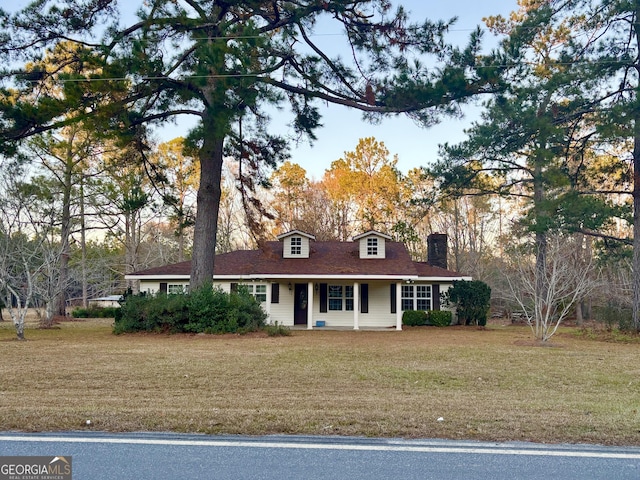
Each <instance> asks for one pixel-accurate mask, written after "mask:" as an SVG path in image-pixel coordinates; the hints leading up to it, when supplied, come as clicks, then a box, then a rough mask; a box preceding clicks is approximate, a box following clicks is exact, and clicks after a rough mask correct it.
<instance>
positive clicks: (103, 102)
mask: <svg viewBox="0 0 640 480" xmlns="http://www.w3.org/2000/svg"><path fill="white" fill-rule="evenodd" d="M115 7H116V2H115V1H105V0H86V1H84V2H76V1H73V2H71V1H63V2H54V3H52V4H51V5H49V4H48V2H46V1H44V0H42V1H39V2H36V3H34V4H33V5H32V6H29V7H27V8H26V9H25V10H24V11H22V12H19V13H17V14H15V15H13V16H11V17H10V18H6V22H5V25H6V28H7V32H8V33H7V35H6V36H5V37H4V38H3V40H4V41H3V44H2V48H1V49H0V55H1V56H2V59H3V60H6V61H5V62H4V64H5V65H11V66H12V67H13V66H14V65H16V61H17V60H23V59H30V58H32V57H34V56H37V55H38V54H40V53H41V51H42V50H43V49H45V48H48V47H51V46H53V45H56V44H57V43H59V42H60V41H61V40H62V39H64V41H71V42H73V43H76V44H78V45H81V46H82V48H79V49H78V50H77V51H76V52H75V58H74V59H73V60H72V62H73V63H75V64H76V65H81V66H82V67H83V68H78V69H77V70H74V72H77V73H74V74H73V75H69V76H68V77H66V80H67V81H65V83H64V91H65V96H64V98H62V99H51V98H38V101H37V102H36V103H35V104H33V102H27V101H25V100H24V98H25V97H24V94H25V93H28V94H31V93H32V92H33V91H34V90H35V89H37V88H38V87H39V85H40V83H41V82H42V81H43V79H45V78H47V77H48V76H49V72H47V71H41V70H33V69H29V68H28V66H25V67H23V68H18V69H15V70H12V71H10V72H7V71H6V70H5V73H4V77H5V78H6V77H10V78H11V79H13V80H14V82H15V88H14V89H13V90H7V89H5V90H4V91H3V92H2V97H1V98H0V100H1V101H0V107H1V111H2V117H1V118H0V128H1V130H2V135H1V138H2V139H3V140H4V141H3V142H2V145H0V148H2V149H3V151H5V152H8V153H10V152H12V151H15V148H14V144H15V141H18V140H19V139H21V138H24V137H25V136H29V135H32V134H34V133H38V132H41V131H43V130H45V129H52V128H57V127H59V126H60V125H61V124H63V123H65V122H67V121H68V120H63V119H61V115H63V114H65V113H66V112H68V111H69V110H70V109H73V110H74V111H76V112H78V115H77V118H79V119H85V120H86V119H87V118H91V119H92V120H94V121H95V122H96V128H97V129H98V131H106V132H108V131H117V132H119V133H121V134H122V133H127V134H128V136H125V137H121V139H123V140H128V141H130V142H133V143H134V144H136V145H137V146H138V147H139V149H140V151H144V149H145V140H146V134H147V132H146V130H145V126H148V125H152V124H157V123H163V122H167V121H170V120H171V119H173V118H174V117H176V116H179V115H192V116H193V117H194V118H196V119H197V122H198V123H197V125H196V127H195V128H194V129H193V130H192V131H191V133H190V135H189V138H188V140H189V142H191V143H190V144H191V145H193V147H194V148H195V149H197V152H198V160H199V164H200V186H199V190H198V211H197V216H196V222H195V229H194V256H193V259H192V269H191V284H192V285H193V286H199V285H202V284H204V283H205V282H208V281H210V279H211V276H212V274H213V265H214V253H215V245H216V226H217V217H218V208H219V200H220V195H221V189H220V181H221V169H222V162H223V157H224V154H225V152H226V153H227V154H233V155H234V156H236V157H237V158H240V159H241V160H242V161H244V160H245V157H246V160H247V163H250V164H253V165H257V164H258V162H267V163H269V162H273V161H277V160H279V159H283V158H285V157H286V143H285V142H284V141H283V140H282V139H279V138H276V137H273V136H270V135H268V134H267V131H266V128H267V123H268V117H267V115H266V114H265V113H264V111H263V109H262V108H263V107H264V106H266V105H281V104H282V103H284V102H285V101H288V102H289V105H290V108H291V111H292V113H293V115H294V120H293V122H292V124H293V127H294V129H295V131H296V133H297V134H299V135H302V136H307V137H309V138H310V139H313V131H314V130H315V129H316V128H318V127H319V126H320V115H319V111H318V109H317V107H316V103H317V102H318V101H324V102H329V103H335V104H338V105H343V106H345V107H350V108H356V109H359V110H361V111H363V112H364V113H365V115H366V116H367V117H368V118H375V117H376V116H377V115H380V114H408V115H410V116H411V117H412V118H414V119H415V120H416V121H419V122H422V123H424V124H430V123H433V122H434V121H436V120H437V118H438V116H439V115H443V114H451V113H456V112H457V110H456V109H455V106H454V105H455V103H457V102H462V101H464V100H465V99H467V98H469V97H471V96H473V95H476V94H479V93H483V92H491V91H494V90H495V88H496V84H497V72H498V70H499V67H491V65H492V64H493V65H495V63H494V62H492V61H490V60H486V59H484V58H483V57H481V56H480V55H479V46H480V34H479V33H478V32H475V33H474V34H473V35H472V37H471V39H470V42H469V45H468V46H467V47H466V48H464V49H462V50H460V49H457V48H453V47H451V46H449V45H447V44H446V43H445V40H444V34H445V32H446V30H447V28H448V26H449V24H447V23H444V22H438V23H432V22H429V21H425V22H424V23H422V24H414V23H410V22H409V20H408V14H407V13H406V11H405V10H404V9H402V8H398V9H397V10H396V12H391V4H390V3H389V2H388V1H387V0H336V1H332V2H317V1H306V0H305V1H302V2H288V1H279V0H276V1H266V0H263V1H251V2H247V1H236V0H233V1H226V2H222V1H219V0H199V1H175V0H155V1H152V2H147V3H145V4H144V5H143V6H142V7H141V8H140V10H139V11H138V19H137V21H136V22H134V23H132V24H130V25H128V26H126V27H122V28H121V27H119V26H118V18H117V16H116V15H115V13H116V11H115ZM324 18H331V19H332V21H333V23H334V24H336V25H338V26H340V27H341V28H342V29H343V32H344V36H343V39H344V40H345V47H346V49H347V50H346V51H349V52H350V54H351V61H350V62H346V61H344V60H342V59H341V58H340V57H331V56H330V54H329V53H327V52H325V51H323V50H322V49H321V48H320V47H319V46H318V45H317V44H316V42H315V41H314V39H313V35H314V33H315V29H316V26H317V25H319V22H320V20H322V19H324ZM105 27H106V28H105ZM97 32H101V33H100V35H101V36H102V40H101V41H99V42H95V40H94V38H97V37H98V33H97ZM427 55H431V56H432V58H434V59H435V60H436V62H435V63H436V64H435V66H431V65H430V66H427V63H423V60H422V57H423V56H427ZM9 58H10V59H11V62H9V61H8V60H9ZM478 67H481V68H478ZM96 72H99V73H96ZM67 118H68V117H67Z"/></svg>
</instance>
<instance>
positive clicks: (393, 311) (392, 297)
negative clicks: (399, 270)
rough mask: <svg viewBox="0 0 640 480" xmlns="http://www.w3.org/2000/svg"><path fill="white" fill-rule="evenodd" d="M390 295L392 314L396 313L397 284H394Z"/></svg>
mask: <svg viewBox="0 0 640 480" xmlns="http://www.w3.org/2000/svg"><path fill="white" fill-rule="evenodd" d="M390 286H391V289H390V290H389V293H390V294H391V313H396V310H397V309H396V284H395V283H392V284H391V285H390Z"/></svg>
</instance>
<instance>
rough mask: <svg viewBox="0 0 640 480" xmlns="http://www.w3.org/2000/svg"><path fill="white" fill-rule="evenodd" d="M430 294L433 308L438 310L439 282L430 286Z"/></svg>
mask: <svg viewBox="0 0 640 480" xmlns="http://www.w3.org/2000/svg"><path fill="white" fill-rule="evenodd" d="M431 295H433V297H432V298H433V309H434V310H440V284H438V283H436V284H434V285H432V286H431Z"/></svg>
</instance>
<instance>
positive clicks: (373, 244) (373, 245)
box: [367, 238, 378, 257]
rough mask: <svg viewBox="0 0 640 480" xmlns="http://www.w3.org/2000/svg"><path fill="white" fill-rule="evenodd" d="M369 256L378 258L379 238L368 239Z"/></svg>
mask: <svg viewBox="0 0 640 480" xmlns="http://www.w3.org/2000/svg"><path fill="white" fill-rule="evenodd" d="M367 256H368V257H377V256H378V239H377V238H367Z"/></svg>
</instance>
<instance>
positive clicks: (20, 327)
mask: <svg viewBox="0 0 640 480" xmlns="http://www.w3.org/2000/svg"><path fill="white" fill-rule="evenodd" d="M15 325H16V337H17V338H18V340H24V322H18V323H16V324H15Z"/></svg>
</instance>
